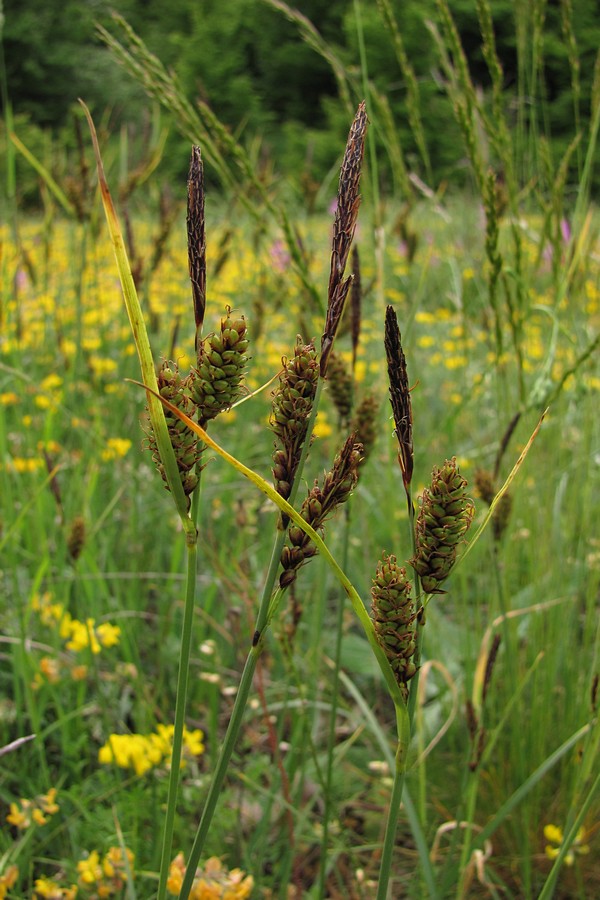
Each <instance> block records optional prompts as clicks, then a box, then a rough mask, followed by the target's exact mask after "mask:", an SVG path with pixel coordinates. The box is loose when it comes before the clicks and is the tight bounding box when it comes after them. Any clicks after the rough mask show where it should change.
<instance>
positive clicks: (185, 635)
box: [157, 488, 198, 900]
mask: <svg viewBox="0 0 600 900" xmlns="http://www.w3.org/2000/svg"><path fill="white" fill-rule="evenodd" d="M197 492H198V488H196V493H197ZM186 549H187V574H186V588H185V603H184V608H183V626H182V629H181V646H180V649H179V672H178V675H177V699H176V701H175V722H174V727H173V753H172V756H171V771H170V773H169V792H168V796H167V811H166V815H165V824H164V830H163V843H162V851H161V858H160V876H159V883H158V894H157V900H165V897H166V895H167V878H168V875H169V866H170V863H171V850H172V846H173V828H174V824H175V812H176V809H177V792H178V790H179V773H180V767H181V752H182V746H183V728H184V720H185V709H186V705H187V689H188V675H189V670H190V649H191V644H192V630H193V629H192V626H193V623H194V603H195V598H196V564H197V559H198V540H197V537H196V539H195V540H194V539H193V535H191V536H190V535H186Z"/></svg>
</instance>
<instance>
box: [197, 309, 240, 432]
mask: <svg viewBox="0 0 600 900" xmlns="http://www.w3.org/2000/svg"><path fill="white" fill-rule="evenodd" d="M247 350H248V338H247V327H246V320H245V319H244V317H243V316H241V317H240V318H235V317H234V316H232V315H231V310H230V309H229V307H227V314H226V315H225V317H224V318H223V319H221V328H220V333H219V334H216V333H215V334H209V335H208V337H206V338H205V339H204V340H203V341H202V342H201V343H200V345H199V347H198V365H197V366H196V368H195V369H192V371H191V372H190V375H189V378H188V389H189V394H190V397H191V398H192V400H193V402H194V403H195V405H196V407H197V408H198V420H199V422H200V424H201V425H205V424H206V423H207V422H209V421H210V420H211V419H214V418H215V416H218V415H219V413H221V412H223V411H224V410H226V409H229V407H230V406H231V405H232V404H233V403H234V402H235V400H236V399H237V397H238V396H239V393H240V386H241V383H242V379H243V377H244V373H245V371H246V364H247V362H248V354H247V352H246V351H247Z"/></svg>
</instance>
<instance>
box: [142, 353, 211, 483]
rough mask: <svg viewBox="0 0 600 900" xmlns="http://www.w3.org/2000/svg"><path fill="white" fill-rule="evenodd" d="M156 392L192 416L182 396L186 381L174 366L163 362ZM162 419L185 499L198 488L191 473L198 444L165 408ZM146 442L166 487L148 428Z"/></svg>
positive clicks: (197, 457) (186, 398) (191, 408)
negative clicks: (164, 420)
mask: <svg viewBox="0 0 600 900" xmlns="http://www.w3.org/2000/svg"><path fill="white" fill-rule="evenodd" d="M157 381H158V391H159V393H160V395H161V397H164V398H165V400H169V401H170V402H171V403H172V404H173V405H174V406H176V407H177V408H178V409H180V410H181V411H182V412H183V413H185V414H186V415H187V416H190V417H191V416H193V414H194V404H193V403H192V401H191V399H190V398H189V396H188V394H187V392H186V381H185V380H184V379H183V378H182V377H181V375H180V374H179V370H178V368H177V364H176V363H173V362H170V361H167V360H164V361H163V363H162V365H161V367H160V370H159V372H158V376H157ZM165 418H166V421H167V428H168V431H169V437H170V438H171V444H172V446H173V450H174V451H175V458H176V460H177V467H178V469H179V477H180V478H181V484H182V486H183V491H184V493H185V494H186V495H189V494H191V493H192V491H193V490H194V488H195V487H196V485H197V484H198V476H197V474H196V472H195V471H194V470H195V468H196V464H197V463H198V462H199V461H200V455H201V450H200V446H199V441H198V439H197V438H196V435H195V434H194V432H193V431H190V429H189V428H188V427H187V425H186V424H185V423H184V422H182V421H181V419H179V418H177V416H175V415H174V414H173V413H172V412H171V411H170V410H168V409H166V408H165ZM148 441H149V446H150V449H151V450H152V459H153V460H154V463H155V465H156V467H157V469H158V471H159V472H160V475H161V477H162V479H163V481H164V482H165V484H166V483H167V478H166V474H165V470H164V466H163V464H162V461H161V458H160V454H159V452H158V446H157V444H156V437H155V435H154V430H153V429H152V426H151V425H150V426H149V428H148Z"/></svg>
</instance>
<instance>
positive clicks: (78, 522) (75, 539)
mask: <svg viewBox="0 0 600 900" xmlns="http://www.w3.org/2000/svg"><path fill="white" fill-rule="evenodd" d="M84 544H85V519H84V518H83V516H75V518H74V519H73V521H72V522H71V526H70V528H69V533H68V535H67V550H68V551H69V556H70V558H71V559H72V560H76V559H79V557H80V556H81V551H82V550H83V547H84Z"/></svg>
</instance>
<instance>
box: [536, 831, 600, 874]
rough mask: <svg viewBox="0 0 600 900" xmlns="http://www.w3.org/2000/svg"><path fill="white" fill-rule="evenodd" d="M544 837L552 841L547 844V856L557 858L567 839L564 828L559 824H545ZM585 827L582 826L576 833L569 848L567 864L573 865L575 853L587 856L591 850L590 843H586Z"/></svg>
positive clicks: (565, 860) (566, 858)
mask: <svg viewBox="0 0 600 900" xmlns="http://www.w3.org/2000/svg"><path fill="white" fill-rule="evenodd" d="M544 837H545V838H546V840H547V841H549V842H550V843H548V844H546V856H547V857H548V859H556V857H557V856H558V854H559V853H560V849H561V846H562V844H563V841H564V839H565V836H564V834H563V830H562V828H559V827H558V825H545V826H544ZM584 840H585V828H580V829H579V831H578V832H577V834H576V835H575V840H574V841H573V843H572V844H571V846H570V848H569V849H568V850H567V853H566V856H565V859H564V862H565V865H567V866H572V865H573V863H574V862H575V855H576V854H577V855H578V856H585V855H586V854H588V853H589V852H590V847H589V844H584Z"/></svg>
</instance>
